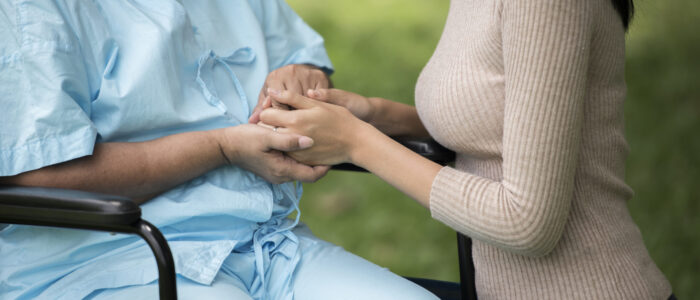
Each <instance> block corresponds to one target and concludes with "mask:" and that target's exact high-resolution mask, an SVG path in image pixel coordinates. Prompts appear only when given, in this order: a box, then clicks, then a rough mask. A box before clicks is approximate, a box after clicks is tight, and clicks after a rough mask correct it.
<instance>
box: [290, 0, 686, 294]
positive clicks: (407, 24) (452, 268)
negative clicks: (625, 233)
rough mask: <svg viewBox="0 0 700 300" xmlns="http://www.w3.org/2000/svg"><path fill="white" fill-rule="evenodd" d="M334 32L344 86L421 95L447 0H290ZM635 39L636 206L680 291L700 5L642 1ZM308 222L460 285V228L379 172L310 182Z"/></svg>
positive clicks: (305, 201) (631, 128) (655, 252)
mask: <svg viewBox="0 0 700 300" xmlns="http://www.w3.org/2000/svg"><path fill="white" fill-rule="evenodd" d="M288 2H289V4H290V5H291V6H292V7H293V8H294V9H295V10H296V11H297V12H298V13H299V14H300V15H301V16H302V17H303V18H304V19H305V20H306V21H307V23H309V24H310V25H311V26H312V27H313V28H314V29H316V30H317V31H318V32H320V33H321V34H322V35H323V36H324V37H325V39H326V47H327V49H328V52H329V54H330V57H331V59H332V60H333V63H334V64H335V68H336V74H335V75H333V77H332V79H333V81H334V83H335V85H336V86H337V87H339V88H343V89H347V90H351V91H354V92H357V93H360V94H363V95H366V96H379V97H385V98H389V99H394V100H400V101H403V102H406V103H412V102H413V93H414V85H415V82H416V79H417V77H418V74H419V72H420V70H421V68H422V67H423V65H424V64H425V63H426V62H427V61H428V59H429V58H430V55H431V54H432V51H433V50H434V48H435V45H436V44H437V41H438V39H439V37H440V32H441V31H442V27H443V25H444V20H445V17H446V14H447V9H448V6H449V2H448V1H446V0H431V1H428V0H381V1H377V0H354V1H349V0H346V1H321V0H289V1H288ZM635 3H636V5H637V15H636V16H635V20H634V22H633V24H632V28H631V30H630V32H629V34H628V37H627V45H628V50H627V82H628V88H629V95H628V99H627V103H626V106H625V113H626V124H627V129H626V132H627V138H628V141H629V143H630V146H631V153H630V156H629V159H628V162H627V166H628V169H627V181H628V183H629V184H630V185H631V186H632V187H633V188H634V190H635V192H636V194H635V196H634V197H633V199H632V200H631V201H630V202H629V208H630V210H631V212H632V216H633V217H634V219H635V220H636V221H637V223H638V225H639V227H640V229H641V231H642V233H643V234H644V239H645V243H646V245H647V247H648V248H649V251H650V252H651V255H652V256H653V258H654V260H655V261H656V263H657V264H658V266H659V267H660V268H661V270H662V271H663V272H664V273H665V274H666V276H667V277H668V278H669V280H670V281H671V283H672V285H673V287H674V291H675V293H676V295H677V296H679V298H681V299H697V298H698V296H697V295H698V294H699V293H700V292H698V291H697V290H694V289H698V288H700V236H699V232H700V182H699V180H700V133H699V132H698V131H699V130H700V79H699V78H698V77H699V76H700V57H699V56H700V32H699V31H700V1H697V0H668V1H651V0H645V1H636V2H635ZM304 188H305V194H304V196H303V198H302V220H303V221H304V222H306V223H307V224H308V225H309V226H310V227H311V229H312V230H313V231H314V233H315V234H316V235H318V236H319V237H321V238H323V239H326V240H328V241H331V242H333V243H336V244H338V245H341V246H343V247H344V248H345V249H347V250H349V251H351V252H353V253H356V254H358V255H360V256H362V257H364V258H366V259H368V260H370V261H373V262H375V263H377V264H379V265H381V266H384V267H387V268H389V269H390V270H392V271H393V272H396V273H398V274H400V275H404V276H416V277H427V278H434V279H441V280H451V281H458V274H459V273H458V272H459V270H458V265H457V246H456V243H455V233H454V231H452V230H451V229H449V228H448V227H446V226H444V225H442V224H441V223H439V222H437V221H434V220H432V219H431V218H430V213H429V212H428V211H427V210H425V209H424V208H422V207H421V206H419V205H418V204H417V203H415V202H414V201H413V200H411V199H410V198H408V197H406V196H404V195H402V194H401V193H400V192H398V191H396V190H395V189H394V188H392V187H391V186H389V185H387V184H385V183H383V182H382V181H381V180H379V179H378V178H376V177H374V176H372V175H369V174H358V173H348V172H339V171H333V172H331V173H329V174H328V175H327V176H326V177H325V178H323V179H321V180H320V181H318V182H317V183H313V184H306V185H305V186H304Z"/></svg>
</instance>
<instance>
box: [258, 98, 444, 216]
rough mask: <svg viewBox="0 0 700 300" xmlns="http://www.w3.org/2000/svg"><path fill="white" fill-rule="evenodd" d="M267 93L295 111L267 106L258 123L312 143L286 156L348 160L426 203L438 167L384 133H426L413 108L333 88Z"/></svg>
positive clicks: (318, 162) (314, 160)
mask: <svg viewBox="0 0 700 300" xmlns="http://www.w3.org/2000/svg"><path fill="white" fill-rule="evenodd" d="M268 93H269V95H270V97H271V99H272V100H274V101H277V102H280V103H283V104H286V105H289V106H290V107H292V108H293V109H294V110H290V111H283V110H276V109H266V110H264V111H263V112H262V113H261V114H260V119H261V120H262V122H264V123H266V124H269V125H271V126H276V127H280V128H279V129H278V132H285V133H296V134H301V135H304V136H309V137H311V138H312V139H313V140H314V145H313V147H310V148H308V149H304V150H298V151H293V152H290V153H288V155H289V156H291V157H292V158H294V159H296V160H298V161H299V162H303V163H306V164H309V165H333V164H338V163H344V162H349V163H353V164H355V165H358V166H360V167H363V168H365V169H367V170H369V171H370V172H372V173H374V174H375V175H377V176H379V177H380V178H382V179H383V180H385V181H386V182H388V183H389V184H391V185H393V186H394V187H396V188H397V189H399V190H401V191H402V192H404V193H405V194H407V195H409V196H410V197H412V198H413V199H415V200H416V201H418V202H419V203H420V204H421V205H423V206H425V207H429V196H430V188H431V186H432V182H433V179H434V178H435V176H436V175H437V173H438V172H439V171H440V169H441V168H442V166H440V165H438V164H436V163H434V162H432V161H430V160H428V159H425V158H423V157H421V156H420V155H418V154H416V153H414V152H413V151H411V150H409V149H407V148H405V147H403V146H402V145H401V144H399V143H397V142H395V141H394V140H393V139H391V138H390V137H388V136H387V134H390V135H405V136H419V137H423V136H427V135H428V132H427V130H426V129H425V127H423V125H422V123H421V122H420V119H419V118H418V114H417V112H416V110H415V108H414V107H411V106H408V105H405V104H401V103H397V102H393V101H389V100H386V99H382V98H365V97H362V96H360V95H357V94H353V93H350V92H346V91H342V90H337V89H332V90H328V89H319V90H314V91H308V92H307V95H309V97H311V98H309V97H304V96H302V95H295V94H292V93H289V92H287V91H276V90H270V91H268ZM318 100H320V101H318Z"/></svg>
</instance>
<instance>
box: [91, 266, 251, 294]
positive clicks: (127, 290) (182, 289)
mask: <svg viewBox="0 0 700 300" xmlns="http://www.w3.org/2000/svg"><path fill="white" fill-rule="evenodd" d="M177 296H178V299H181V300H194V299H237V300H238V299H241V300H252V298H251V297H250V296H249V295H248V292H247V291H246V288H245V286H244V285H243V284H242V283H241V282H240V281H239V280H238V279H237V278H234V277H231V276H229V275H226V274H225V273H223V272H219V274H217V276H216V278H215V279H214V281H213V282H212V284H211V285H203V284H199V283H197V282H194V281H192V280H189V279H187V278H184V277H181V276H178V277H177ZM86 299H93V300H98V299H99V300H111V299H114V300H121V299H129V300H153V299H158V283H157V282H152V283H151V284H147V285H137V286H126V287H122V288H116V289H106V290H98V291H95V292H94V293H92V294H90V296H88V297H87V298H86Z"/></svg>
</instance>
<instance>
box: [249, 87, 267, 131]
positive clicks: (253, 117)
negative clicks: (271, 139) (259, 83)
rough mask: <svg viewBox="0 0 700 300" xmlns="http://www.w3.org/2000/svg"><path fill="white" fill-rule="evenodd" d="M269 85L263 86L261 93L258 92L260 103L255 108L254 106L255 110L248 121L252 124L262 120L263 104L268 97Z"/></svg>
mask: <svg viewBox="0 0 700 300" xmlns="http://www.w3.org/2000/svg"><path fill="white" fill-rule="evenodd" d="M266 93H267V87H265V86H263V88H262V89H261V90H260V94H258V104H257V105H255V108H253V111H252V112H251V113H250V117H249V118H248V123H250V124H256V123H258V122H260V112H261V111H262V110H263V108H264V107H263V106H264V105H263V104H264V102H265V98H266V97H267V95H266Z"/></svg>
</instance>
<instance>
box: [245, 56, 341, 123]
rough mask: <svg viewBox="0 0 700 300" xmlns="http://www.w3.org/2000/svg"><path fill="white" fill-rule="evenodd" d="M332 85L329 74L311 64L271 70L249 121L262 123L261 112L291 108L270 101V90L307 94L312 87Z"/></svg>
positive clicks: (318, 87) (323, 87)
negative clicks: (268, 109) (271, 108)
mask: <svg viewBox="0 0 700 300" xmlns="http://www.w3.org/2000/svg"><path fill="white" fill-rule="evenodd" d="M330 85H331V81H330V79H329V78H328V75H327V74H326V73H324V72H323V71H321V70H320V69H319V68H316V67H314V66H311V65H286V66H283V67H281V68H279V69H277V70H274V71H272V72H270V74H269V75H268V76H267V79H266V80H265V84H264V85H263V88H262V89H261V90H260V94H259V95H258V104H257V105H256V106H255V108H254V109H253V113H251V115H250V118H249V119H248V123H250V124H258V123H260V112H262V111H263V109H266V108H269V107H274V108H279V109H285V110H289V107H288V106H286V105H284V104H281V103H279V102H276V101H270V97H269V95H268V93H267V91H268V90H270V89H272V90H277V91H289V92H291V93H293V94H299V95H305V96H306V91H308V90H310V89H326V88H328V87H329V86H330Z"/></svg>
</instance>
